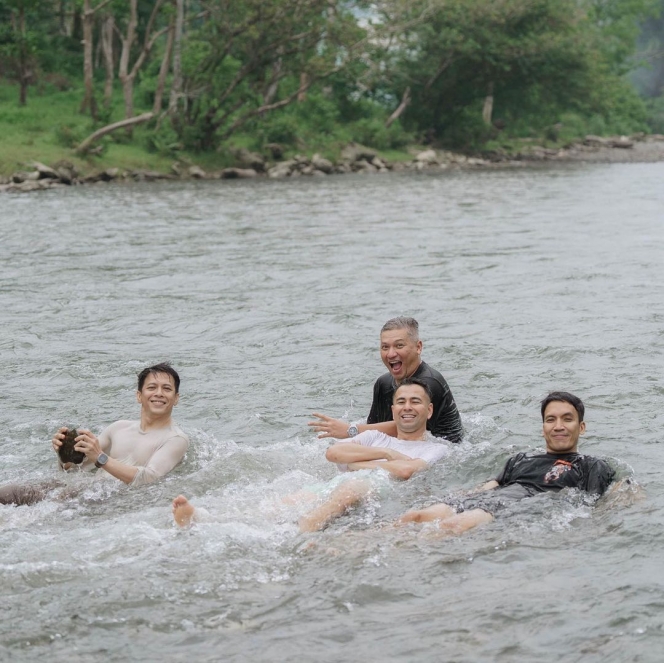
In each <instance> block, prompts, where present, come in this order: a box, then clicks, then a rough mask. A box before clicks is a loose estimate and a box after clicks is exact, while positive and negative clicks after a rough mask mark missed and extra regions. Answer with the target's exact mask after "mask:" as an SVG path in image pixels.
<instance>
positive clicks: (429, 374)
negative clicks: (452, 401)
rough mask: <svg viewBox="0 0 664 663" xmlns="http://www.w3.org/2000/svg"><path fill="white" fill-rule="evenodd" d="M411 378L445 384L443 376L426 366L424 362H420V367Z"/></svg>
mask: <svg viewBox="0 0 664 663" xmlns="http://www.w3.org/2000/svg"><path fill="white" fill-rule="evenodd" d="M413 377H414V378H418V379H420V380H434V381H435V382H444V383H445V384H447V381H446V380H445V378H444V377H443V374H442V373H441V372H440V371H437V370H436V369H435V368H433V367H432V366H429V364H427V363H426V362H425V361H423V362H420V365H419V366H418V368H417V370H416V371H415V373H414V374H413Z"/></svg>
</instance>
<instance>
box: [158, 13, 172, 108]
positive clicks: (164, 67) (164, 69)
mask: <svg viewBox="0 0 664 663" xmlns="http://www.w3.org/2000/svg"><path fill="white" fill-rule="evenodd" d="M174 35H175V22H174V21H173V20H171V24H170V25H169V27H168V38H167V39H166V48H165V49H164V57H163V58H162V60H161V67H160V68H159V77H158V78H157V89H156V90H155V92H154V106H153V108H152V112H153V113H154V114H155V115H157V114H158V113H160V112H161V102H162V99H163V98H164V87H165V86H166V75H167V74H168V69H169V67H170V64H171V52H172V51H173V38H174Z"/></svg>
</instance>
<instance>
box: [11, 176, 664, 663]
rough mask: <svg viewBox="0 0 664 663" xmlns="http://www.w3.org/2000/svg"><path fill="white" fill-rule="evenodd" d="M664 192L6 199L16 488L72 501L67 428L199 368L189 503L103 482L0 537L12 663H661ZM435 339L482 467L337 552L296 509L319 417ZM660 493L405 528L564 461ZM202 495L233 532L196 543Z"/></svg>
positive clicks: (630, 181)
mask: <svg viewBox="0 0 664 663" xmlns="http://www.w3.org/2000/svg"><path fill="white" fill-rule="evenodd" d="M662 181H664V164H643V165H639V164H632V165H587V166H583V165H578V166H571V167H570V166H567V167H561V166H557V167H553V168H542V169H527V170H526V169H515V170H494V171H482V172H479V171H474V172H454V173H449V172H440V173H427V174H417V175H415V174H394V175H388V176H375V177H361V176H355V177H343V176H339V177H330V178H325V179H322V178H321V179H318V178H316V179H299V180H295V181H287V182H283V181H282V182H275V181H258V182H191V183H184V184H168V185H160V184H150V185H147V184H146V185H140V184H135V185H127V186H121V185H118V186H105V185H100V186H87V187H80V188H71V189H61V190H57V191H49V192H44V193H40V194H39V195H34V196H32V195H30V196H28V195H26V196H9V195H5V196H3V197H2V198H1V199H0V261H1V262H0V264H1V266H2V267H1V273H0V310H1V311H2V314H1V315H2V336H1V337H0V371H1V375H2V381H3V386H2V406H1V408H0V425H1V426H2V431H1V433H0V457H1V458H2V464H1V466H0V484H4V483H9V482H14V481H19V482H28V483H30V482H38V481H42V480H44V479H48V478H52V477H54V476H55V475H56V472H55V469H54V465H55V458H54V454H53V452H52V450H51V447H50V443H49V440H50V437H51V435H52V433H53V431H54V430H55V429H56V428H57V427H58V426H60V425H63V424H74V425H79V426H88V427H91V428H92V429H93V430H95V431H100V430H101V429H102V428H103V427H104V426H106V425H107V424H109V423H110V422H112V421H114V420H116V419H120V418H136V417H137V415H138V406H137V404H136V401H135V395H134V392H135V376H136V373H137V372H138V371H139V370H140V369H141V368H142V367H143V366H145V365H148V364H150V363H154V362H157V361H161V360H164V359H167V360H170V361H172V363H173V364H174V366H175V367H176V368H177V369H178V370H179V371H180V374H181V377H182V386H181V400H180V404H179V405H178V406H177V408H176V410H175V418H176V420H177V421H178V423H179V424H180V425H181V426H182V427H183V428H184V430H185V431H186V432H187V433H188V434H189V435H190V437H191V442H192V443H191V446H190V449H189V452H188V454H187V457H186V459H185V461H184V462H183V463H182V464H181V465H180V466H179V467H178V468H177V469H176V470H175V471H174V472H173V473H172V474H171V475H169V476H168V477H167V478H165V479H164V480H162V481H161V482H159V483H157V484H154V485H151V486H147V487H144V488H137V489H131V488H126V487H124V486H121V485H119V482H114V481H110V480H108V481H100V480H94V479H92V478H91V477H80V476H75V477H72V478H69V477H68V478H67V480H68V481H70V482H71V483H73V484H74V485H76V486H77V487H78V488H81V489H82V492H81V494H79V496H78V497H74V498H70V499H65V500H59V499H56V498H52V499H51V498H49V499H47V500H46V501H44V502H41V503H39V504H36V505H33V506H23V507H12V506H0V605H1V606H2V607H1V608H0V616H1V617H2V619H0V660H7V661H9V660H11V661H36V660H49V661H75V662H78V661H187V662H192V661H196V662H198V661H330V662H336V661H345V660H364V661H427V662H428V661H432V662H433V661H435V662H438V661H455V662H461V661H463V662H466V661H467V662H474V661H487V660H488V661H507V662H513V661H515V662H524V663H529V662H531V661H535V660H547V661H565V662H566V663H571V662H573V661H584V662H586V661H602V663H605V662H606V661H616V662H619V663H623V662H625V661H639V662H642V661H653V662H656V661H661V660H662V657H663V656H664V655H663V654H662V651H664V570H663V569H664V552H663V550H664V528H663V524H664V514H663V511H662V507H663V506H664V490H663V488H662V481H661V476H662V469H661V468H662V467H663V466H664V448H663V446H662V444H661V440H662V426H663V424H664V414H663V410H664V408H663V407H662V404H663V397H664V383H663V381H662V376H663V374H664V370H663V369H664V356H663V350H664V287H663V279H662V277H663V276H664V267H663V258H664V223H663V222H664V187H663V186H662ZM400 314H405V315H413V316H414V317H416V318H417V319H418V320H419V322H420V330H421V335H422V338H423V341H424V351H423V358H424V359H425V360H426V361H428V362H429V363H430V364H432V365H433V366H434V367H436V368H438V369H439V370H441V371H442V373H443V374H444V375H445V377H446V378H447V380H448V382H449V383H450V385H451V387H452V390H453V393H454V394H455V397H456V401H457V404H458V406H459V409H460V411H461V412H462V417H463V421H464V426H465V428H466V432H467V435H466V440H465V442H464V443H463V444H462V445H459V446H458V447H457V448H455V449H454V451H453V453H452V454H451V455H450V456H449V457H448V458H446V459H445V460H443V461H442V462H441V463H440V464H438V465H437V466H435V467H434V468H432V469H431V470H429V471H428V472H427V473H424V474H421V475H418V476H416V477H414V478H413V479H411V480H410V481H409V482H407V483H403V484H399V485H395V486H393V487H392V489H391V491H390V492H389V494H388V495H387V496H386V497H385V498H381V499H380V500H375V499H374V500H372V501H370V502H369V503H367V504H366V505H364V506H361V507H359V508H357V509H355V510H354V511H353V512H352V513H350V514H349V515H347V516H345V517H344V518H342V519H340V520H339V521H337V522H336V523H334V524H333V525H332V526H330V527H329V528H328V529H326V530H325V531H323V532H321V533H318V534H313V535H301V534H298V530H297V527H296V518H297V513H294V512H293V511H291V510H289V509H291V508H290V507H286V506H284V505H283V504H282V503H281V502H280V497H281V496H283V495H285V494H287V493H289V492H292V491H295V490H298V489H299V488H301V487H302V486H304V485H306V484H310V483H312V482H316V481H322V480H326V479H329V478H332V477H334V476H335V474H336V468H335V467H334V466H331V465H330V464H329V463H327V462H326V461H325V458H324V451H325V449H326V447H327V441H325V440H318V439H317V438H316V437H315V436H314V435H313V434H312V433H310V431H309V429H308V428H307V425H306V424H307V422H308V421H309V420H310V413H311V412H313V411H320V412H324V413H327V414H330V415H333V416H338V417H345V418H348V419H352V420H359V419H361V418H362V417H363V416H366V414H367V412H368V409H369V405H370V401H371V391H372V384H373V381H374V379H375V378H376V377H377V376H378V375H379V374H380V373H381V372H383V366H382V364H381V362H380V357H379V353H378V332H379V329H380V327H381V326H382V324H383V323H384V322H385V321H386V320H387V319H388V318H390V317H393V316H395V315H400ZM551 389H566V390H569V391H573V392H575V393H577V394H578V395H580V396H581V397H582V398H583V399H584V400H585V402H586V406H587V415H586V420H587V426H588V432H587V434H586V436H585V437H584V438H583V441H582V446H581V449H582V451H583V450H585V451H586V452H587V453H591V454H594V455H600V456H603V457H605V458H607V459H609V460H610V462H611V463H612V464H613V465H614V466H615V467H616V469H617V471H618V473H619V475H620V476H622V477H625V476H632V477H633V478H634V480H635V482H636V483H635V484H633V486H632V488H629V489H625V490H622V491H619V492H618V493H617V494H616V495H614V496H612V497H610V498H608V499H605V500H603V501H601V502H600V503H599V504H598V505H597V506H596V507H594V508H593V506H592V505H591V504H589V502H588V500H587V499H585V498H584V497H583V496H582V495H575V494H569V495H563V494H558V495H545V496H542V498H541V499H540V498H533V499H531V500H529V501H527V502H525V503H522V505H520V506H519V508H518V509H516V510H515V512H514V513H513V514H511V515H509V516H508V517H505V518H501V519H498V520H497V521H496V522H494V523H492V524H490V525H489V526H486V527H483V528H481V529H478V530H476V531H474V532H469V533H467V534H466V535H464V536H462V537H458V538H451V539H436V538H432V537H431V535H430V532H428V531H426V529H425V530H424V531H418V530H417V528H415V527H412V528H406V529H396V528H391V527H390V526H389V523H391V522H392V521H393V519H394V518H395V517H396V516H397V515H398V514H399V513H401V512H403V511H404V510H406V509H407V508H409V507H411V506H414V505H415V506H423V505H427V504H431V503H432V502H434V501H436V500H440V499H442V498H444V497H445V496H446V495H448V494H449V493H450V492H452V491H456V490H459V489H461V488H464V487H471V486H473V485H475V484H478V483H479V482H481V481H484V480H486V479H488V478H490V477H492V476H494V475H495V473H496V472H497V470H498V469H499V468H500V467H501V466H502V463H503V462H504V460H505V459H506V458H507V456H508V455H510V454H511V453H514V452H515V451H517V450H522V449H537V448H541V447H542V440H541V436H540V431H541V421H540V419H539V410H538V402H539V400H540V399H541V398H542V397H543V396H544V395H545V394H546V393H547V392H548V391H549V390H551ZM179 493H184V494H186V495H187V496H188V497H189V498H190V499H192V501H193V502H195V503H196V504H198V505H200V506H204V507H205V508H206V509H207V510H208V511H209V512H210V514H211V520H210V521H208V522H205V523H201V524H199V525H197V526H195V527H193V528H191V529H189V530H179V529H177V528H176V527H175V526H174V525H173V523H172V518H171V514H170V500H171V499H172V498H173V497H174V496H176V495H178V494H179Z"/></svg>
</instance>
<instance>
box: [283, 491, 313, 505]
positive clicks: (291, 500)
mask: <svg viewBox="0 0 664 663" xmlns="http://www.w3.org/2000/svg"><path fill="white" fill-rule="evenodd" d="M281 501H282V502H283V503H284V504H288V505H289V506H293V505H294V504H304V503H306V502H315V501H316V494H315V493H312V492H311V491H310V490H300V491H298V492H297V493H291V494H290V495H284V496H283V497H282V498H281Z"/></svg>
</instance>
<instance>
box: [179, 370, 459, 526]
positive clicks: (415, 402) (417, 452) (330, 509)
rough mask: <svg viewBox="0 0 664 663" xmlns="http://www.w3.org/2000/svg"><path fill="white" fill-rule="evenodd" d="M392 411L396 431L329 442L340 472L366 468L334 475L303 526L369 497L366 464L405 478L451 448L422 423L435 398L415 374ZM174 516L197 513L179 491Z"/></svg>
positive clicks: (321, 522) (184, 520)
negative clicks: (324, 493)
mask: <svg viewBox="0 0 664 663" xmlns="http://www.w3.org/2000/svg"><path fill="white" fill-rule="evenodd" d="M392 412H393V416H394V420H395V422H396V427H397V437H392V436H390V435H387V434H386V433H383V432H382V431H378V430H367V431H364V432H362V433H359V434H358V435H356V436H355V437H353V438H348V439H345V440H341V441H339V442H337V443H336V444H333V445H332V446H330V447H329V448H328V450H327V453H326V458H327V459H328V460H329V461H330V462H333V463H337V465H339V468H340V469H341V470H342V471H343V472H354V471H360V470H365V472H363V473H362V474H361V475H360V476H353V477H350V476H345V477H344V476H342V477H338V478H336V479H333V480H332V482H331V483H332V485H333V488H332V491H331V493H330V494H329V496H328V497H327V498H326V499H325V501H324V502H323V503H322V504H321V505H320V506H319V507H317V508H315V509H314V510H313V511H311V512H310V513H308V514H306V515H305V516H304V517H303V518H301V519H300V523H299V524H300V530H301V531H303V532H313V531H316V530H319V529H322V528H323V527H325V525H327V524H328V523H329V522H330V521H331V520H333V519H334V518H337V517H339V516H341V515H343V514H344V513H345V512H346V511H347V510H348V509H349V508H350V507H352V506H353V505H355V504H357V503H358V502H360V501H361V500H362V499H364V498H365V497H367V496H368V495H369V494H370V493H371V492H372V490H374V489H375V488H376V487H377V485H378V483H380V482H379V481H378V482H377V481H375V480H373V476H372V475H374V473H373V472H371V473H370V472H367V470H376V469H380V470H385V471H386V472H388V473H389V475H391V476H393V477H395V478H397V479H402V480H405V479H409V478H410V477H411V476H412V475H413V474H415V473H416V472H420V471H422V470H425V469H426V468H427V467H429V465H431V464H433V463H435V462H436V461H438V460H440V459H441V458H443V457H444V456H447V455H448V454H449V452H450V449H449V447H448V446H447V445H446V444H444V443H442V442H438V441H435V440H436V438H434V437H433V436H432V435H430V434H429V433H427V428H426V425H427V421H428V420H429V418H430V417H431V415H432V413H433V404H432V403H431V392H430V391H429V387H428V385H427V384H426V383H425V382H423V381H420V380H418V379H416V378H407V379H404V380H403V381H402V382H401V383H400V384H399V386H398V387H397V389H396V391H395V392H394V403H393V405H392ZM384 476H387V475H384ZM376 478H378V477H376ZM325 488H327V489H328V490H329V488H330V486H329V485H327V484H326V485H325V486H313V487H310V488H309V489H307V488H305V489H304V490H303V491H301V492H300V493H298V494H297V495H295V496H290V498H286V499H285V501H290V502H293V501H298V499H299V498H302V497H305V496H306V497H308V498H309V499H311V497H312V496H315V494H316V493H317V492H319V490H320V492H327V491H326V490H325ZM173 516H174V518H175V522H176V523H177V524H178V525H180V526H183V527H184V526H187V525H189V524H190V523H191V522H192V520H195V519H196V509H195V508H194V506H193V505H192V504H191V503H190V502H189V501H188V500H187V499H186V498H185V497H184V496H183V495H179V496H178V497H176V498H175V499H174V500H173Z"/></svg>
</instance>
